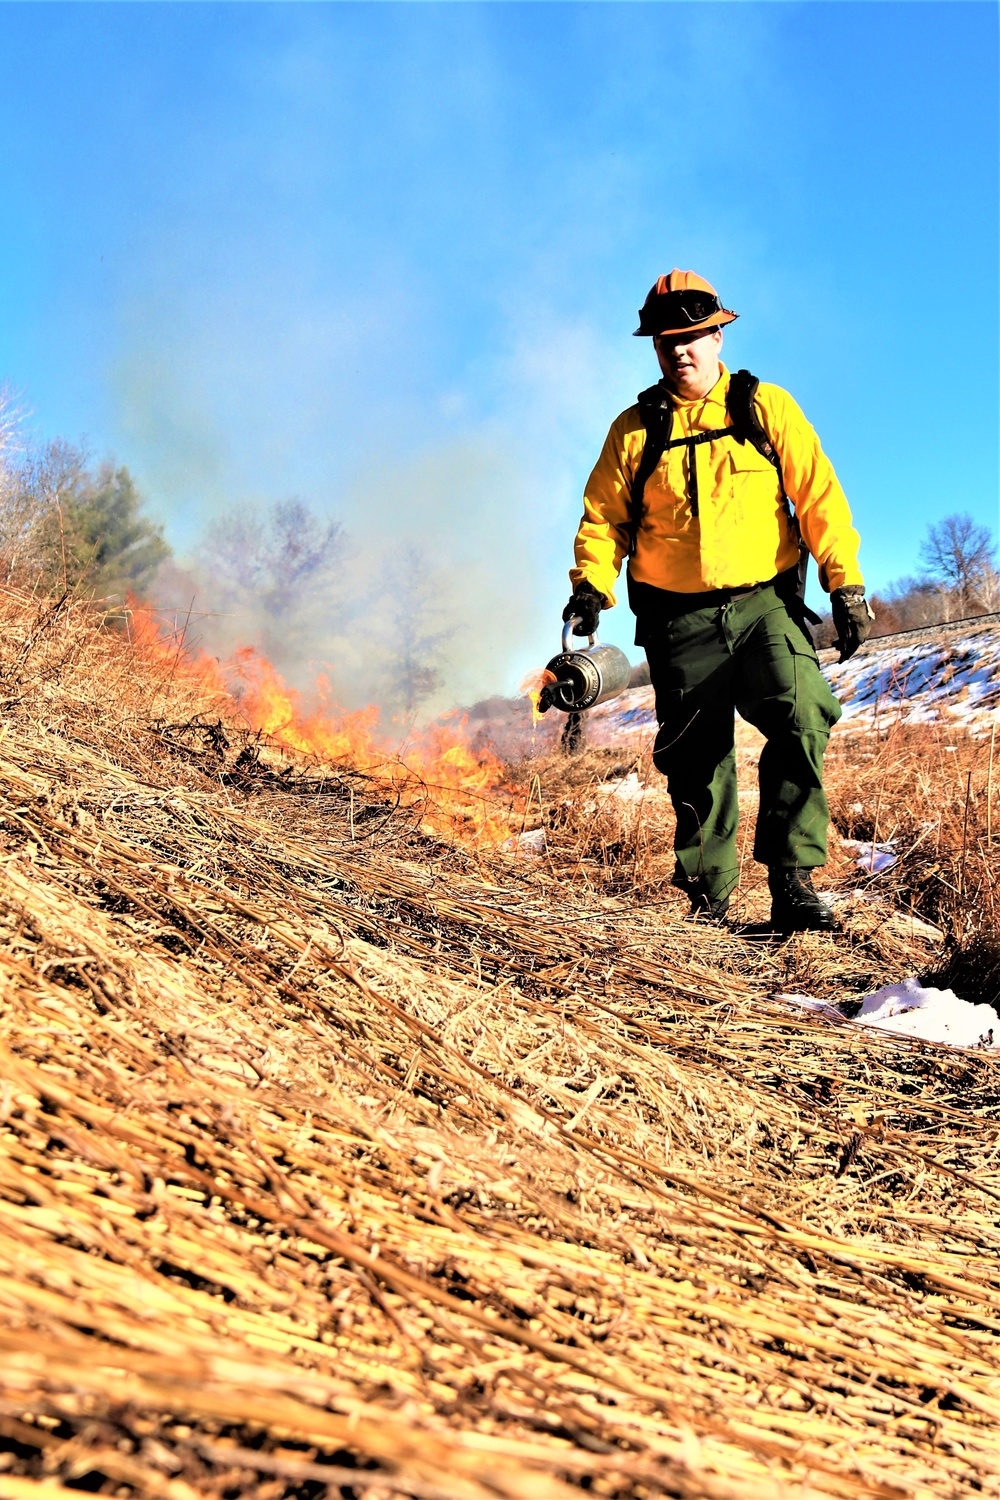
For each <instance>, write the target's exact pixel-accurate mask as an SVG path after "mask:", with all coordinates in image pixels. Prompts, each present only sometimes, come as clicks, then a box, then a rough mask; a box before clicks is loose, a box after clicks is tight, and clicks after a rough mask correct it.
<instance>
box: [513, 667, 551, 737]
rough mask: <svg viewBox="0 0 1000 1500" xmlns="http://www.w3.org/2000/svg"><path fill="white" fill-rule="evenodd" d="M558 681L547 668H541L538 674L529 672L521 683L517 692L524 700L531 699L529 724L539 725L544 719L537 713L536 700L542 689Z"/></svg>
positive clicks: (542, 715)
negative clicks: (521, 694) (522, 695)
mask: <svg viewBox="0 0 1000 1500" xmlns="http://www.w3.org/2000/svg"><path fill="white" fill-rule="evenodd" d="M558 680H559V679H558V678H557V677H556V674H555V673H554V672H550V671H549V669H548V667H543V668H542V670H541V671H540V672H529V673H528V675H527V677H526V678H525V679H524V681H523V682H522V683H521V687H520V689H519V691H520V692H521V693H523V694H524V696H525V697H526V698H530V699H531V722H532V723H533V724H539V723H541V721H542V719H543V718H544V714H540V713H539V712H538V700H539V698H540V697H541V695H542V688H543V687H548V686H549V684H550V683H552V682H558Z"/></svg>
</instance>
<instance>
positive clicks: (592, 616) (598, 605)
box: [562, 578, 608, 635]
mask: <svg viewBox="0 0 1000 1500" xmlns="http://www.w3.org/2000/svg"><path fill="white" fill-rule="evenodd" d="M607 602H608V601H607V599H606V598H605V597H604V595H603V594H602V593H601V592H600V590H599V589H595V588H594V585H593V584H592V583H588V582H587V580H586V579H585V578H584V579H582V580H581V582H580V583H578V584H577V586H576V588H575V589H574V590H573V597H572V598H571V599H570V601H569V603H568V604H567V606H566V608H565V609H564V610H563V614H562V617H563V621H564V622H565V621H566V620H572V618H573V616H574V615H575V616H576V618H577V620H578V621H579V624H578V625H574V626H573V634H574V635H596V634H597V616H598V615H599V614H600V612H601V610H602V609H604V608H605V607H606V605H607Z"/></svg>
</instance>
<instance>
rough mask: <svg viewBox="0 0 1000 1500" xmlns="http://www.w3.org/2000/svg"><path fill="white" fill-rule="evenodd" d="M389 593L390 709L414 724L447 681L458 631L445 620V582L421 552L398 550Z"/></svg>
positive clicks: (387, 678)
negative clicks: (442, 583) (452, 643)
mask: <svg viewBox="0 0 1000 1500" xmlns="http://www.w3.org/2000/svg"><path fill="white" fill-rule="evenodd" d="M385 588H386V596H385V597H386V599H387V600H388V610H387V613H386V616H385V626H384V632H383V634H384V643H385V647H386V656H387V661H386V667H385V681H386V700H387V706H388V707H390V708H394V709H396V710H397V711H401V712H402V713H403V714H404V716H405V717H406V718H407V719H411V718H412V717H413V716H414V714H415V713H416V712H417V710H418V709H419V708H420V706H421V704H423V703H424V702H425V701H426V700H427V699H428V698H430V697H432V696H433V694H434V693H435V692H437V690H438V688H440V687H441V685H442V683H443V681H444V669H445V666H446V664H447V646H448V642H449V641H450V640H451V637H452V636H453V634H454V630H453V629H452V628H451V627H449V626H448V625H447V624H446V623H445V620H444V617H443V613H442V609H441V604H440V600H441V598H442V594H443V590H442V588H441V586H440V580H439V579H438V578H437V577H436V575H435V573H434V570H433V569H432V568H431V566H430V565H429V564H428V562H427V559H426V557H425V556H424V554H423V553H422V552H421V551H420V550H419V549H418V548H417V547H414V546H413V545H412V544H410V543H408V544H406V545H405V546H403V547H401V548H400V549H399V551H398V552H397V554H396V556H395V558H394V560H393V561H392V562H391V563H390V564H389V566H388V568H387V569H386V575H385Z"/></svg>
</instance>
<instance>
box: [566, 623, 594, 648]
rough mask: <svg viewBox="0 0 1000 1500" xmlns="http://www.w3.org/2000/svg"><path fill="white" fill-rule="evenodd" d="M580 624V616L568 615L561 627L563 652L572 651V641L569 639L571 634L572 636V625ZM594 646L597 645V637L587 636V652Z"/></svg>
mask: <svg viewBox="0 0 1000 1500" xmlns="http://www.w3.org/2000/svg"><path fill="white" fill-rule="evenodd" d="M580 623H581V622H580V616H579V615H570V617H569V619H568V620H567V621H566V623H565V625H564V626H563V632H562V648H563V650H564V651H572V650H573V642H572V639H571V637H572V634H573V626H574V625H579V624H580ZM596 645H597V636H596V635H590V636H588V637H587V650H588V651H589V650H590V649H591V648H592V647H593V646H596Z"/></svg>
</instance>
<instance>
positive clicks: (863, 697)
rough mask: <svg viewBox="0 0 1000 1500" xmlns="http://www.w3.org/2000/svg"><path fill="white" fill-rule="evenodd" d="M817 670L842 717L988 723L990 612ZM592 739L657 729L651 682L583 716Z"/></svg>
mask: <svg viewBox="0 0 1000 1500" xmlns="http://www.w3.org/2000/svg"><path fill="white" fill-rule="evenodd" d="M823 671H824V673H825V675H826V678H827V680H828V681H829V683H830V686H831V687H832V688H833V690H834V692H835V693H836V694H837V697H838V698H839V699H840V701H841V703H842V704H843V708H844V720H845V721H846V722H847V723H849V724H850V723H856V724H861V723H863V722H864V721H865V719H866V718H871V717H873V716H874V715H875V714H876V713H878V714H882V715H884V714H886V713H887V712H888V713H892V714H895V713H899V712H902V713H903V714H904V715H905V717H906V718H907V719H908V720H910V721H914V722H933V721H934V720H938V719H946V720H947V721H948V722H952V723H959V724H964V725H966V726H968V727H970V728H974V729H983V728H986V729H988V728H989V726H990V725H991V724H992V723H993V722H994V721H995V718H996V715H997V711H998V710H1000V624H998V623H997V621H996V620H995V619H994V618H990V619H989V620H987V621H986V622H985V623H984V624H981V625H980V624H977V623H976V621H975V620H972V621H966V622H965V623H964V624H963V625H961V626H947V625H944V626H940V627H938V628H937V629H936V630H934V631H932V632H931V633H930V634H929V635H928V636H917V637H914V636H913V635H912V634H908V635H904V636H899V637H897V636H885V637H882V638H880V639H878V640H875V641H872V642H870V643H869V644H868V645H867V646H864V647H863V648H862V649H861V650H860V651H859V652H858V653H857V654H856V655H855V656H852V657H851V659H850V661H846V662H844V663H840V662H838V661H837V660H836V658H835V656H834V654H833V653H832V652H824V653H823ZM584 724H585V729H586V734H587V740H588V742H589V743H590V744H592V745H618V744H631V745H635V746H636V748H638V745H639V744H641V743H643V742H645V741H648V740H651V739H652V737H653V735H654V734H655V733H656V714H655V712H654V708H653V689H652V688H651V687H639V688H630V689H629V690H628V691H627V692H624V693H622V694H621V696H620V697H618V698H613V699H611V701H610V702H608V703H600V704H598V706H597V707H596V708H592V709H591V710H590V712H589V713H588V714H586V715H585V719H584Z"/></svg>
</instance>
